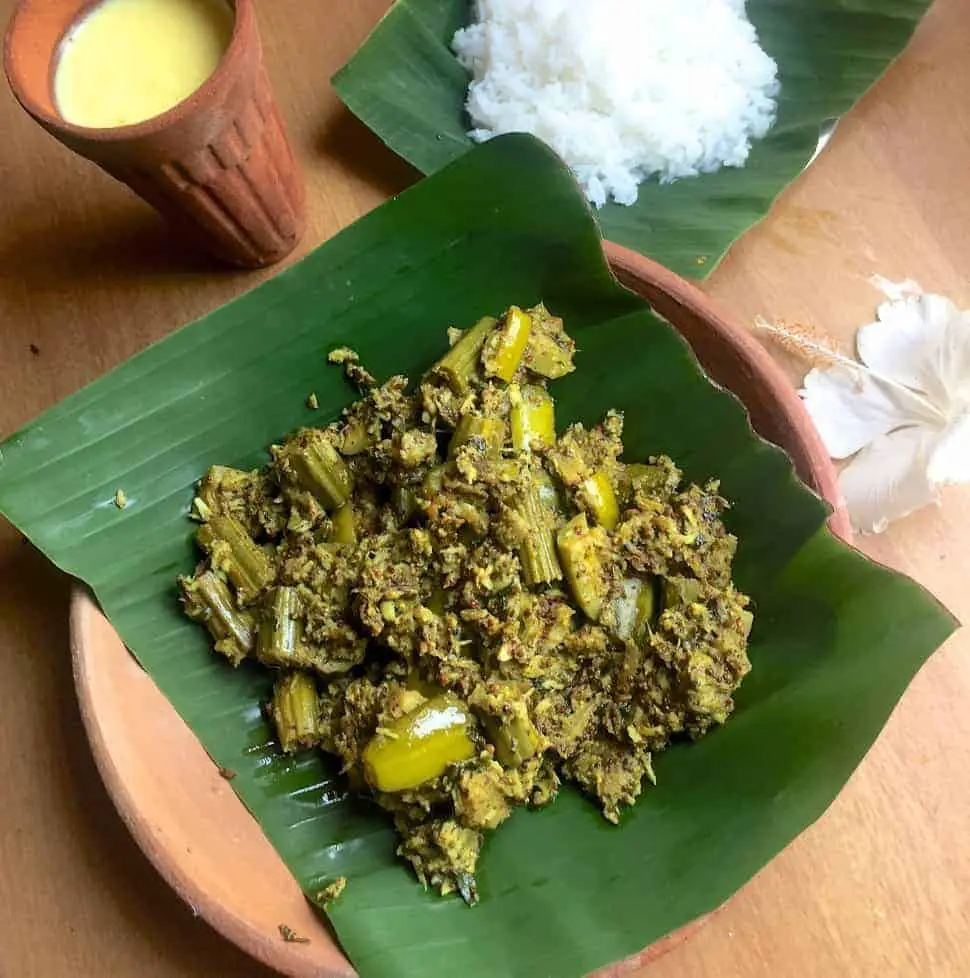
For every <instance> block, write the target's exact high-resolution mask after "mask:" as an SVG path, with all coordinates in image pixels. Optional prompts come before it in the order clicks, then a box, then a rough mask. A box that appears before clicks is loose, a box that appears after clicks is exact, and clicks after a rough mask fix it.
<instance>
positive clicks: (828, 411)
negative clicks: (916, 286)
mask: <svg viewBox="0 0 970 978" xmlns="http://www.w3.org/2000/svg"><path fill="white" fill-rule="evenodd" d="M759 325H760V326H761V327H762V328H765V329H767V330H768V331H769V332H771V333H772V334H774V335H775V336H776V338H778V339H779V340H780V341H781V342H783V343H785V345H787V346H789V347H790V348H795V349H797V350H799V352H802V353H803V354H805V355H808V356H810V357H811V358H812V359H813V360H814V361H815V362H816V363H817V364H818V365H817V366H816V367H814V368H813V369H812V370H811V371H810V372H809V374H808V376H806V378H805V380H804V389H803V390H802V391H801V395H802V398H803V400H804V402H805V407H806V408H807V409H808V413H809V414H810V415H811V417H812V420H813V421H814V422H815V425H816V427H817V428H818V430H819V433H820V434H821V436H822V441H823V442H824V443H825V446H826V448H827V450H828V452H829V454H830V455H831V456H832V458H835V459H839V460H843V459H849V461H848V463H847V464H846V465H845V467H844V468H843V469H842V472H841V474H840V476H839V486H840V488H841V490H842V493H843V495H844V497H845V501H846V506H847V509H848V512H849V517H850V519H851V520H852V525H853V528H854V529H856V530H857V531H859V532H862V533H879V532H881V531H882V530H884V529H885V528H886V527H887V526H888V524H889V523H890V522H891V521H892V520H895V519H899V518H900V517H902V516H906V515H907V514H908V513H911V512H913V510H916V509H919V508H920V507H922V506H925V505H927V504H928V503H933V502H938V501H939V488H940V487H941V486H943V485H946V484H949V483H957V482H967V481H970V311H968V312H961V311H960V310H959V309H957V308H956V306H954V305H953V303H952V302H951V301H950V300H949V299H947V298H945V297H944V296H941V295H931V294H925V295H908V296H905V297H904V298H899V299H895V300H891V301H888V302H884V303H883V304H882V305H881V306H880V307H879V310H878V314H877V319H876V321H875V322H873V323H870V324H868V325H867V326H863V327H862V328H861V329H860V330H859V332H858V333H857V335H856V350H857V353H858V358H859V359H858V360H853V359H851V358H849V357H846V356H843V355H841V354H840V353H838V352H837V351H836V350H835V349H833V348H832V347H830V346H829V345H827V344H825V343H819V342H818V341H816V340H815V339H813V338H809V337H806V336H805V335H804V334H803V333H801V332H799V331H797V330H796V331H793V330H790V329H788V328H786V327H783V326H769V325H767V324H765V323H759Z"/></svg>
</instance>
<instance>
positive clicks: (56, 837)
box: [0, 0, 970, 978]
mask: <svg viewBox="0 0 970 978" xmlns="http://www.w3.org/2000/svg"><path fill="white" fill-rule="evenodd" d="M261 6H262V9H261V10H260V19H261V22H262V26H263V33H264V38H265V42H266V47H267V57H268V61H269V66H270V72H271V75H272V77H273V79H274V82H275V85H276V91H277V94H278V97H279V101H280V103H281V105H282V107H283V110H284V115H285V116H286V118H287V121H288V123H289V125H290V129H291V134H292V136H293V139H294V141H295V144H296V146H297V148H298V153H299V156H300V160H301V163H302V166H303V168H304V171H305V173H306V176H307V181H308V184H309V191H310V193H309V199H310V225H309V232H308V234H307V238H306V241H305V243H304V250H306V249H309V248H311V247H313V246H315V245H316V244H318V243H319V242H321V241H323V240H324V239H326V238H327V237H329V236H330V235H332V234H333V233H334V232H335V231H337V230H338V229H339V228H341V227H343V226H345V225H347V224H349V223H350V222H351V221H353V220H354V219H355V218H356V217H358V216H359V215H360V214H361V213H363V212H364V211H367V210H369V209H370V208H372V207H374V206H375V205H376V204H377V203H379V202H380V201H381V200H382V199H383V198H384V197H386V196H387V195H388V194H389V193H393V192H396V191H398V190H400V189H403V188H404V187H405V186H406V185H407V184H408V183H410V182H411V180H412V179H413V178H414V174H413V173H412V171H410V169H409V168H408V167H407V166H406V165H404V164H402V163H401V162H400V161H398V160H396V159H395V158H394V157H393V156H392V155H391V154H390V153H389V152H387V151H385V150H384V148H383V147H382V146H381V145H380V144H379V143H378V142H377V140H376V139H374V138H373V137H372V136H371V135H370V134H369V133H368V132H367V131H366V130H364V129H363V128H362V127H361V126H360V125H358V124H357V123H356V122H355V121H354V120H353V119H351V118H350V117H349V116H348V115H347V114H346V112H344V111H343V110H342V109H341V108H340V107H339V105H338V103H337V101H336V99H335V98H334V96H333V95H332V93H331V91H330V87H329V84H328V79H329V77H330V74H331V73H332V71H333V70H335V69H336V68H337V67H339V66H340V65H341V64H342V63H343V62H344V61H345V60H346V58H347V57H349V55H350V54H351V53H352V51H353V50H354V49H355V48H356V46H357V45H358V43H359V42H360V41H361V40H362V39H363V37H364V36H365V34H366V33H367V31H368V29H369V28H370V26H371V25H372V24H373V23H374V22H375V21H376V20H377V19H378V17H379V16H380V15H381V13H382V12H383V10H384V8H385V7H386V6H387V0H353V2H347V0H315V2H310V3H308V2H306V0H274V2H273V3H272V4H270V3H265V4H263V5H261ZM11 7H12V0H0V15H2V19H3V20H4V21H5V20H6V17H7V15H8V13H9V11H10V8H11ZM968 50H970V0H937V3H936V6H935V7H934V8H933V10H932V11H931V13H930V14H929V15H928V17H927V19H926V21H925V22H924V24H923V25H922V26H921V28H920V30H919V31H918V34H917V36H916V38H915V39H914V41H913V43H912V45H911V46H910V48H909V49H908V50H907V52H906V54H905V55H904V57H903V58H902V59H901V61H900V62H899V63H898V64H897V65H896V66H895V67H894V68H893V69H892V70H891V72H890V73H889V75H888V76H887V77H886V78H885V79H884V80H883V81H882V82H881V83H880V84H879V85H878V86H877V88H876V89H875V90H874V91H873V92H872V93H870V95H869V96H867V97H866V98H865V99H864V100H863V102H862V104H861V105H860V106H858V108H857V109H856V110H855V111H854V112H853V113H852V115H851V116H850V117H848V118H847V119H846V120H845V121H844V123H843V125H842V126H841V128H840V131H839V133H838V136H837V138H836V139H835V140H834V141H833V143H832V144H831V146H830V148H829V149H828V150H827V151H826V153H825V154H824V155H823V156H822V157H821V158H820V159H819V160H818V162H817V163H816V164H815V165H814V166H813V167H812V169H811V171H810V173H809V174H808V175H807V176H806V177H805V178H804V179H802V180H801V181H800V182H799V183H798V185H797V186H796V187H794V188H793V189H792V190H790V191H789V192H788V193H787V194H786V195H785V196H784V198H783V199H782V201H781V202H780V203H779V204H778V205H777V206H776V208H775V209H774V211H773V212H772V214H771V215H770V216H769V217H768V218H767V219H766V220H765V221H764V222H763V223H762V224H761V225H760V226H759V227H758V228H756V229H754V230H753V231H752V232H750V233H749V234H748V235H747V236H746V237H745V239H744V240H743V241H742V242H741V243H739V244H738V245H737V246H735V248H734V249H733V250H732V252H731V254H730V256H729V257H728V258H727V260H726V261H725V262H724V263H723V265H722V266H721V267H720V268H719V269H718V270H717V272H716V273H715V274H714V275H713V276H712V278H711V279H710V282H709V288H710V291H711V293H712V294H713V295H714V296H715V297H716V298H717V299H718V300H719V301H720V302H722V303H723V304H724V306H725V307H726V308H727V309H729V310H733V311H734V313H735V314H736V315H737V316H738V317H739V318H740V319H742V320H743V321H747V322H750V321H752V320H753V318H754V317H755V316H756V315H758V314H762V315H765V316H767V317H769V318H775V317H784V318H787V319H792V320H803V321H811V322H814V323H816V324H818V325H821V326H823V327H824V328H825V329H827V330H828V331H829V332H831V333H832V334H834V335H837V336H841V337H844V338H849V337H851V335H852V333H853V331H854V329H855V327H857V326H858V325H859V324H861V323H863V322H865V321H867V318H868V317H870V316H871V315H872V313H873V312H874V309H875V305H876V304H877V302H878V301H879V299H880V295H879V294H878V293H877V292H876V291H875V290H874V289H873V287H872V285H871V284H870V283H869V281H868V280H869V277H870V276H871V275H872V274H873V273H877V272H878V273H880V274H882V275H885V276H887V277H889V278H891V279H902V278H905V277H913V278H915V279H917V280H918V281H919V282H920V283H921V284H922V285H923V287H924V288H926V289H930V290H935V291H941V292H943V293H945V294H948V295H950V296H951V297H953V298H954V299H955V300H956V301H957V302H960V303H963V304H964V305H965V306H970V280H968V278H967V270H968V269H970V193H968V192H967V187H968V178H970V98H968V92H970V58H968V56H967V51H968ZM0 134H2V143H0V382H2V390H3V395H2V398H0V435H7V434H9V433H11V432H12V431H14V430H15V429H16V428H17V427H19V426H20V425H21V424H22V423H23V422H25V421H27V420H28V419H29V418H31V417H32V416H34V415H36V414H37V413H39V412H40V411H42V410H43V409H44V408H46V407H48V406H49V405H51V404H53V403H54V402H55V401H57V400H59V399H60V398H62V397H64V396H65V395H67V394H69V393H71V392H72V391H74V390H75V389H77V388H78V387H80V386H81V385H82V384H85V383H87V382H88V381H90V380H93V379H94V378H95V377H97V376H98V375H99V374H101V373H103V372H104V371H106V370H107V369H109V368H110V367H112V366H114V365H115V364H117V363H120V362H121V361H122V360H124V359H125V358H127V357H128V356H130V355H131V354H133V353H135V352H136V351H137V350H140V349H141V348H143V347H144V346H145V345H146V344H147V343H149V342H151V341H152V340H155V339H158V338H159V337H161V336H164V335H165V334H166V333H168V332H169V331H170V330H172V329H173V328H175V327H176V326H178V325H180V324H182V323H184V322H186V321H188V320H190V319H192V318H194V317H196V316H198V315H200V314H202V313H204V312H207V311H208V310H210V309H213V308H214V307H216V306H217V305H219V304H220V303H221V302H223V301H224V300H226V299H227V298H229V297H230V296H231V295H233V294H235V293H237V292H239V291H240V290H242V289H244V288H248V287H251V286H252V285H253V284H255V283H256V282H257V281H258V280H259V278H260V275H253V274H248V275H247V274H226V273H217V272H213V271H209V270H204V269H199V268H198V267H195V268H193V267H192V266H190V265H188V264H186V262H185V259H184V258H183V257H182V256H181V255H180V254H179V252H178V251H177V250H175V249H173V248H172V247H171V243H170V241H169V240H168V238H167V237H166V234H165V231H164V229H163V228H162V227H161V225H160V224H159V222H158V221H157V220H156V219H155V217H154V216H153V215H152V214H151V212H149V211H148V210H147V209H146V208H145V207H144V206H143V205H142V204H140V202H138V201H137V200H135V199H133V198H132V197H131V196H130V195H128V194H127V192H126V191H125V190H123V189H122V188H120V187H119V186H116V185H114V184H113V183H112V182H111V181H110V180H109V179H108V178H107V177H105V176H103V175H102V174H101V173H100V172H99V171H97V170H95V169H94V168H93V167H91V166H89V165H87V164H85V163H83V162H81V161H78V160H75V159H73V158H72V157H71V156H70V155H69V154H68V153H67V152H66V151H64V150H63V149H62V148H61V147H60V146H58V145H57V144H55V143H54V142H53V141H52V140H51V139H49V138H48V137H47V136H46V135H44V134H43V133H42V132H41V131H40V130H39V129H38V128H37V127H36V126H35V125H33V124H32V123H31V122H30V121H29V120H28V119H27V117H26V116H24V115H23V114H21V113H20V111H19V109H18V108H17V107H16V105H15V104H14V101H13V99H12V97H10V95H9V93H8V92H7V91H5V90H4V91H3V92H0ZM789 366H793V365H789ZM793 377H796V379H797V374H796V373H795V372H794V370H793ZM968 500H970V490H967V489H953V490H949V491H947V492H946V494H945V496H944V503H943V508H942V509H941V510H932V511H926V512H923V513H920V514H918V515H916V516H914V517H911V518H910V519H908V520H906V521H904V522H902V523H900V524H898V525H896V526H894V527H893V528H892V529H891V531H890V532H889V533H887V534H886V535H885V536H884V537H881V538H876V539H870V540H866V541H864V544H863V545H864V548H865V549H866V550H867V552H869V553H870V554H871V555H873V556H874V557H876V558H877V559H879V560H882V561H884V562H886V563H888V564H891V565H892V566H894V567H896V568H899V569H900V570H903V571H906V572H907V573H909V574H911V575H913V576H914V577H916V578H917V579H918V580H920V581H921V582H922V583H924V584H925V585H926V586H927V587H929V588H930V589H931V590H933V591H934V592H935V593H936V594H937V595H938V596H939V597H940V598H941V599H942V600H943V601H944V602H945V603H946V604H947V605H948V606H949V607H950V608H951V609H953V611H954V612H955V613H956V614H957V615H962V616H963V617H964V618H968V617H970V516H964V517H961V516H960V515H959V514H960V511H961V508H965V507H966V505H967V502H968ZM24 544H25V541H23V540H21V539H20V538H19V537H18V535H17V534H16V533H15V532H14V531H13V530H12V529H11V528H10V527H9V526H7V525H5V524H2V523H0V697H2V698H0V745H2V746H0V785H2V792H3V795H2V803H0V907H3V912H2V913H0V976H2V978H34V976H43V978H68V976H71V978H87V976H99V978H100V976H102V975H104V976H108V975H110V976H128V975H135V974H137V975H139V978H229V976H245V978H259V976H266V975H268V972H267V971H266V970H265V969H263V968H261V967H258V966H256V965H255V964H253V963H252V962H251V961H249V960H248V959H247V958H245V957H244V956H243V955H242V954H241V953H239V952H238V951H236V950H235V949H234V948H233V947H230V946H229V945H228V944H226V943H225V942H223V941H222V940H221V939H220V938H219V937H218V936H217V935H216V934H215V933H213V932H212V931H211V930H209V929H208V927H207V926H206V925H205V924H203V923H201V922H199V921H197V920H194V919H193V918H192V915H191V913H190V911H189V910H188V909H187V908H186V907H185V906H183V905H182V904H181V903H180V902H179V900H178V899H177V898H176V897H175V896H174V895H173V894H172V893H171V892H170V891H169V890H168V889H167V888H166V886H165V885H164V884H163V883H162V881H161V879H160V878H158V877H157V876H156V875H155V873H154V871H153V870H152V868H151V867H150V866H149V864H148V863H147V862H146V861H145V859H144V858H143V857H142V855H141V853H140V852H139V851H138V849H137V848H136V847H135V845H134V843H133V842H132V841H131V840H130V838H129V837H128V835H127V833H126V831H125V829H124V828H123V826H122V824H121V822H120V820H119V818H118V817H117V815H116V814H115V812H114V809H113V808H112V805H111V803H110V801H109V800H108V798H107V796H106V794H105V792H104V790H103V788H102V786H101V784H100V782H99V780H98V776H97V773H96V771H95V768H94V764H93V762H92V760H91V758H90V755H89V752H88V748H87V744H86V741H85V738H84V733H83V730H82V728H81V724H80V719H79V716H78V709H77V705H76V703H75V699H74V693H73V685H72V678H71V668H70V659H69V655H68V644H67V643H68V635H67V595H68V582H67V580H66V579H65V578H64V577H62V576H61V575H60V574H58V572H56V571H55V570H54V569H53V568H51V567H49V566H48V565H47V564H46V563H45V561H44V560H43V559H42V558H41V557H40V556H39V555H38V554H37V553H36V552H35V551H34V550H33V549H32V548H31V547H29V546H25V545H24ZM968 651H970V636H968V635H966V634H961V635H958V636H957V637H956V638H955V639H953V640H951V642H950V643H949V644H948V646H947V647H946V648H945V649H943V650H942V651H941V652H940V653H938V654H937V655H936V656H935V657H934V658H933V660H932V661H931V662H930V663H929V665H927V666H926V668H925V669H924V670H923V671H922V673H921V674H920V675H919V676H918V677H917V679H916V681H915V682H914V683H913V685H912V687H911V688H910V690H909V692H908V693H907V694H906V696H905V698H904V699H903V701H902V703H901V704H900V706H899V708H898V709H897V710H896V712H895V714H894V715H893V717H892V719H891V721H890V723H889V725H888V726H887V728H886V730H885V732H884V734H883V735H882V737H881V738H880V739H879V741H878V743H877V744H876V746H875V747H874V748H873V750H872V752H871V753H870V754H869V756H868V757H867V758H866V760H865V762H864V763H863V765H862V766H861V768H860V769H859V770H858V772H857V773H856V774H855V776H854V777H853V778H852V780H851V782H850V784H849V785H848V787H847V788H846V790H845V791H844V792H843V793H842V795H841V796H840V798H839V799H838V801H837V802H836V803H835V804H834V805H833V806H832V809H831V810H830V811H829V813H828V814H827V815H826V816H825V817H824V818H823V819H821V821H820V822H819V823H818V824H817V825H816V826H814V827H813V828H812V829H810V830H809V831H808V832H806V833H805V834H804V836H802V837H801V838H800V839H799V840H797V841H796V842H795V843H794V844H793V845H792V846H791V847H790V848H789V849H788V850H787V851H786V852H785V853H783V854H782V855H781V856H780V857H779V858H778V859H776V860H775V861H774V862H773V863H772V864H771V865H770V866H768V867H767V868H766V869H765V870H764V871H763V872H762V873H761V874H760V875H759V876H758V877H757V879H756V880H754V881H753V882H752V883H751V884H750V885H749V886H747V887H746V888H745V889H744V890H743V892H741V893H740V894H739V895H738V896H737V897H736V898H735V899H734V900H733V901H732V902H731V903H730V905H729V906H728V907H727V909H725V910H724V911H723V912H722V913H721V914H720V915H719V916H718V917H716V918H715V919H714V920H713V921H712V922H711V923H709V924H708V925H707V926H706V927H705V928H703V929H702V931H701V932H700V933H699V934H698V935H697V936H696V937H695V938H694V939H693V940H691V941H690V942H689V943H688V944H686V945H682V946H681V947H679V948H677V949H676V950H674V951H673V952H671V953H670V954H669V955H668V956H667V957H665V958H663V959H662V960H660V961H659V962H657V963H655V964H653V965H651V966H649V967H648V968H646V969H645V970H644V971H643V972H642V973H641V974H642V975H643V976H649V978H675V976H676V978H702V976H704V978H715V976H716V978H769V976H770V978H842V976H847V978H868V976H872V978H877V976H878V978H896V976H898V978H921V976H926V978H958V976H960V978H966V976H968V975H970V660H968V658H967V653H968Z"/></svg>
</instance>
